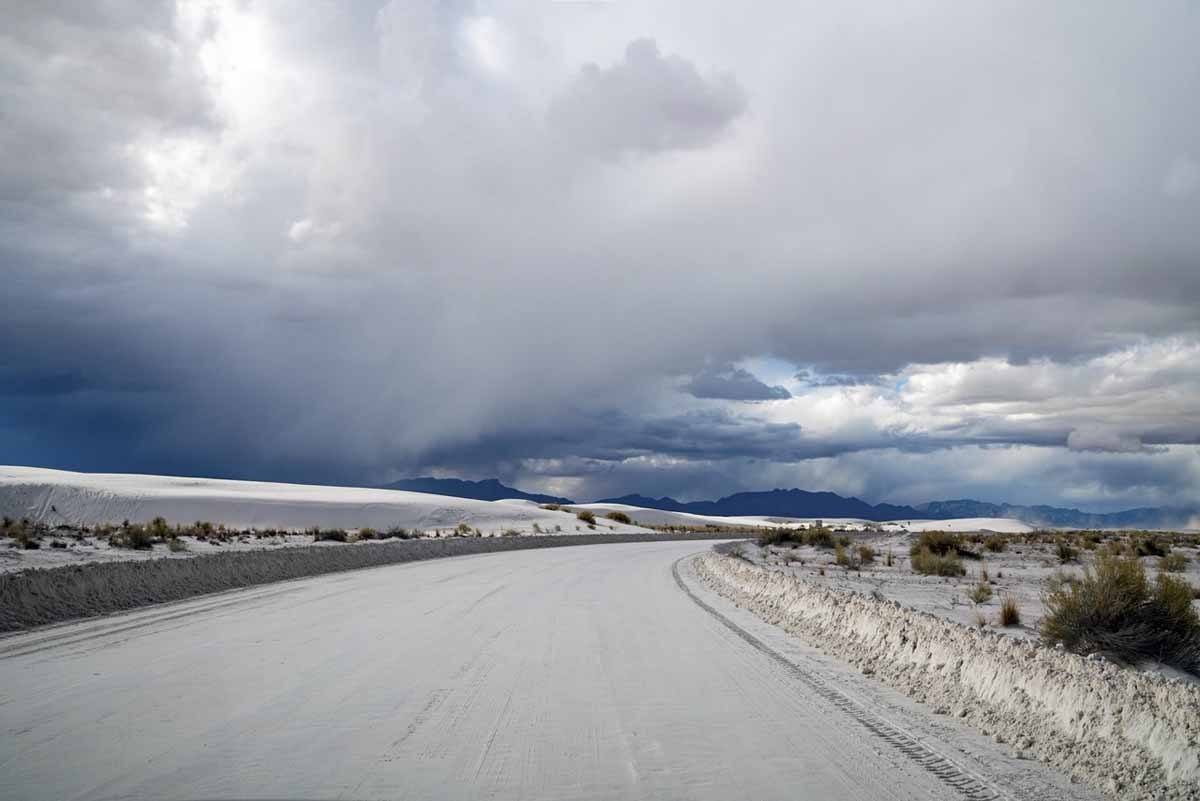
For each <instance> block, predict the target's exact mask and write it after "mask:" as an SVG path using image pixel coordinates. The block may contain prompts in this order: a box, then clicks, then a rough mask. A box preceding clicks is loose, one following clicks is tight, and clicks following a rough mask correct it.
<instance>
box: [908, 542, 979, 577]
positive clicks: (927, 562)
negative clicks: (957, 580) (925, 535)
mask: <svg viewBox="0 0 1200 801" xmlns="http://www.w3.org/2000/svg"><path fill="white" fill-rule="evenodd" d="M912 569H913V570H914V571H915V572H917V573H921V574H923V575H926V576H962V575H964V574H966V572H967V571H966V569H965V568H964V567H963V565H962V562H961V561H959V558H958V556H957V555H956V554H954V553H946V554H938V553H934V552H933V551H931V550H929V549H928V548H922V549H920V550H919V551H916V552H915V553H913V554H912Z"/></svg>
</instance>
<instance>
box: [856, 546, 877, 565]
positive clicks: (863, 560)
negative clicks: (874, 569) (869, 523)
mask: <svg viewBox="0 0 1200 801" xmlns="http://www.w3.org/2000/svg"><path fill="white" fill-rule="evenodd" d="M858 561H859V563H860V564H864V565H870V564H874V563H875V549H874V548H872V547H871V546H870V545H860V546H858Z"/></svg>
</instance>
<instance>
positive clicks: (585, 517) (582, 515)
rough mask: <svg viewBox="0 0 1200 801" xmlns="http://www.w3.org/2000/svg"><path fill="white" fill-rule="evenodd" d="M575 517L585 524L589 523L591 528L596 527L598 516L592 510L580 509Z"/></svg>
mask: <svg viewBox="0 0 1200 801" xmlns="http://www.w3.org/2000/svg"><path fill="white" fill-rule="evenodd" d="M575 516H576V517H577V518H579V519H580V520H582V521H583V522H585V523H587V524H588V525H589V526H594V525H596V515H595V514H594V513H593V512H592V510H591V509H580V510H578V511H576V512H575Z"/></svg>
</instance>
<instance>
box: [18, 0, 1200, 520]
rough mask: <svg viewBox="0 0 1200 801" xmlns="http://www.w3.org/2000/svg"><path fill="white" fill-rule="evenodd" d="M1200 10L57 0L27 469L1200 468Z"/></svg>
mask: <svg viewBox="0 0 1200 801" xmlns="http://www.w3.org/2000/svg"><path fill="white" fill-rule="evenodd" d="M1198 37H1200V6H1197V5H1196V4H1194V3H1191V2H1170V1H1169V0H1163V2H1156V3H1150V4H1143V3H1127V4H1100V5H1097V4H1095V3H1088V2H1067V1H1064V2H1059V3H1036V2H1012V3H980V4H972V3H954V2H940V3H926V2H908V1H907V0H901V1H900V2H895V3H883V4H881V3H855V2H850V3H828V2H766V1H765V0H764V2H761V3H755V4H752V5H750V6H743V5H742V4H739V3H729V2H726V0H720V1H712V2H710V1H708V0H677V1H675V2H637V3H634V2H620V1H617V0H613V1H612V2H607V1H605V0H581V1H570V0H562V1H561V2H552V1H550V0H546V1H545V2H510V1H509V0H494V1H492V2H488V1H487V0H476V2H470V0H446V2H433V0H391V2H383V1H382V0H374V1H373V2H321V1H319V0H304V2H299V0H292V1H291V2H283V1H282V0H269V1H268V0H261V1H260V0H227V1H226V0H211V1H210V0H179V2H152V1H151V0H129V1H128V2H122V1H121V0H104V2H96V3H76V2H72V1H71V0H51V1H48V2H43V3H16V4H12V6H11V7H9V8H7V9H6V11H5V25H4V26H3V29H0V153H3V158H0V279H2V286H3V290H2V292H0V463H9V464H30V465H41V466H46V467H58V468H64V469H77V470H88V471H105V472H157V473H170V474H176V475H207V476H223V477H231V478H251V479H269V480H283V481H301V482H310V483H339V484H340V483H345V484H377V483H383V482H386V481H389V480H394V479H396V478H400V477H404V476H411V475H437V476H458V477H463V478H485V477H493V476H495V477H499V478H501V479H502V480H504V481H506V482H507V483H510V484H515V485H517V486H520V487H521V488H523V489H527V490H540V491H545V492H553V493H555V494H562V495H568V496H570V497H573V498H578V499H592V498H599V497H607V496H614V495H619V494H623V493H628V492H641V493H643V494H647V495H654V496H659V495H672V496H674V497H676V498H679V499H683V500H692V499H700V498H712V497H719V496H721V495H726V494H729V493H732V492H737V491H743V490H757V489H770V488H774V487H801V488H805V489H811V490H832V491H835V492H839V493H843V494H853V495H858V496H859V497H862V498H864V499H867V500H870V501H873V502H879V501H888V502H893V503H918V502H921V501H926V500H933V499H949V498H962V497H973V498H977V499H981V500H990V501H997V502H999V501H1009V502H1014V503H1052V504H1057V505H1069V506H1077V507H1080V508H1085V509H1089V510H1096V511H1110V510H1114V509H1119V508H1126V507H1131V506H1140V505H1183V504H1193V503H1195V502H1196V500H1197V498H1198V497H1200V112H1198V110H1197V103H1196V99H1197V97H1198V96H1200V48H1197V47H1196V46H1195V42H1196V40H1197V38H1198Z"/></svg>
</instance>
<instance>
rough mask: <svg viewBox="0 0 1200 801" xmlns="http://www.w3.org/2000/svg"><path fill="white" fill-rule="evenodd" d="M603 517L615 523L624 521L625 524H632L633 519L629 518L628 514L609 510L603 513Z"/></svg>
mask: <svg viewBox="0 0 1200 801" xmlns="http://www.w3.org/2000/svg"><path fill="white" fill-rule="evenodd" d="M605 517H607V518H608V519H609V520H613V521H615V522H617V523H624V524H625V525H627V526H631V525H633V520H632V519H630V517H629V515H627V514H625V513H624V512H609V513H608V514H606V515H605Z"/></svg>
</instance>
